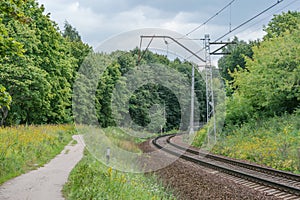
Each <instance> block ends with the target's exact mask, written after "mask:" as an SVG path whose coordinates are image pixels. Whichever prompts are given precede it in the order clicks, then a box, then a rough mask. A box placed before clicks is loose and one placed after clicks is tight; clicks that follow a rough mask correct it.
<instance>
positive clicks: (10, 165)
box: [0, 125, 75, 184]
mask: <svg viewBox="0 0 300 200" xmlns="http://www.w3.org/2000/svg"><path fill="white" fill-rule="evenodd" d="M74 132H75V129H74V126H72V125H41V126H16V127H7V128H0V184H1V183H3V182H4V181H6V180H8V179H10V178H12V177H15V176H17V175H20V174H22V173H24V172H26V171H28V170H30V169H34V168H37V167H39V166H42V165H43V164H45V163H46V162H48V161H49V160H50V159H51V158H53V157H54V156H55V155H56V154H58V153H60V152H61V150H62V149H63V147H64V146H65V145H66V144H67V143H68V142H69V141H71V136H72V134H73V133H74Z"/></svg>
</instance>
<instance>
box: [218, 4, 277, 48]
mask: <svg viewBox="0 0 300 200" xmlns="http://www.w3.org/2000/svg"><path fill="white" fill-rule="evenodd" d="M281 2H283V0H277V2H276V3H274V4H272V5H271V6H269V7H268V8H266V9H265V10H263V11H261V12H260V13H258V14H256V15H255V16H253V17H251V18H250V19H248V20H246V21H245V22H243V23H241V24H240V25H238V26H237V27H235V28H234V29H232V30H230V31H228V32H227V33H225V34H224V35H222V36H220V37H219V38H218V39H216V40H215V42H217V41H219V40H221V39H222V38H224V37H225V36H227V35H229V34H230V33H232V32H233V31H235V30H237V29H239V28H241V27H242V26H244V25H245V24H248V23H249V22H250V21H252V20H254V19H255V18H257V17H259V16H260V15H262V14H264V13H265V12H267V11H269V10H270V9H272V8H273V7H275V6H277V5H278V4H280V3H281Z"/></svg>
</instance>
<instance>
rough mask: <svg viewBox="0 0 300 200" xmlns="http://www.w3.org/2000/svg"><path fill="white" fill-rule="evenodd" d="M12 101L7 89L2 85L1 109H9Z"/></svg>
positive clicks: (0, 93)
mask: <svg viewBox="0 0 300 200" xmlns="http://www.w3.org/2000/svg"><path fill="white" fill-rule="evenodd" d="M11 100H12V99H11V96H10V94H9V93H8V92H6V89H5V87H3V86H2V85H1V84H0V109H1V108H3V107H7V108H9V105H10V103H11Z"/></svg>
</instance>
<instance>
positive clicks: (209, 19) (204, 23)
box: [185, 0, 235, 36]
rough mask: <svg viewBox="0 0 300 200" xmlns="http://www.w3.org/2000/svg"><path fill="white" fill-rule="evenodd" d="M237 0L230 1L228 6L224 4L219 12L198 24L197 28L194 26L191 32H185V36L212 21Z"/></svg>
mask: <svg viewBox="0 0 300 200" xmlns="http://www.w3.org/2000/svg"><path fill="white" fill-rule="evenodd" d="M234 1H235V0H232V1H230V2H229V3H228V4H227V5H226V6H224V7H223V8H222V9H221V10H219V11H218V12H217V13H215V14H214V15H213V16H211V17H210V18H208V19H207V20H206V21H205V22H203V23H202V24H200V25H199V26H197V27H196V28H194V29H193V30H191V31H190V32H188V33H187V34H185V36H188V35H190V34H191V33H193V32H195V31H196V30H198V29H199V28H201V27H202V26H204V25H206V24H207V23H208V22H209V21H211V20H212V19H213V18H215V17H216V16H218V15H219V14H220V13H222V12H223V11H224V10H225V9H226V8H228V7H229V6H231V4H232V3H233V2H234Z"/></svg>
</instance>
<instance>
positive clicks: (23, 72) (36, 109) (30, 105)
mask: <svg viewBox="0 0 300 200" xmlns="http://www.w3.org/2000/svg"><path fill="white" fill-rule="evenodd" d="M0 7H1V14H0V33H1V34H0V44H1V45H0V55H1V58H0V83H1V84H2V85H3V86H4V87H6V89H7V91H8V92H9V93H10V95H11V96H12V98H13V102H12V104H11V110H10V111H9V112H8V115H7V118H6V124H8V125H10V124H19V123H28V124H32V123H34V124H41V123H65V122H70V121H71V119H72V118H71V110H70V107H71V92H72V84H73V82H74V76H75V71H76V70H77V69H78V68H79V67H78V66H79V64H80V62H82V60H83V59H84V56H85V55H86V54H87V52H88V51H89V48H88V47H87V45H85V44H83V43H82V42H81V41H77V40H76V41H74V42H73V41H70V40H69V39H67V38H64V37H63V36H62V35H61V34H60V32H59V31H58V28H57V26H56V24H55V23H54V22H52V21H51V20H50V19H49V15H44V14H43V12H44V7H43V6H39V5H38V4H37V3H36V2H35V0H27V1H14V0H4V1H1V6H0ZM78 55H81V56H78ZM75 56H78V58H75Z"/></svg>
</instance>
